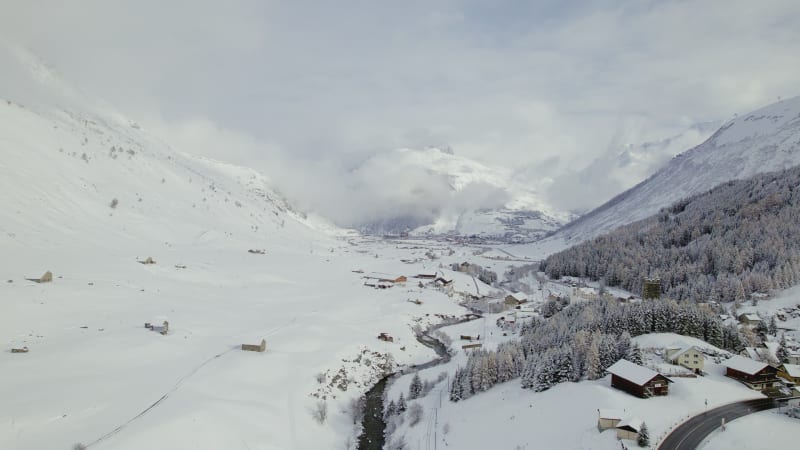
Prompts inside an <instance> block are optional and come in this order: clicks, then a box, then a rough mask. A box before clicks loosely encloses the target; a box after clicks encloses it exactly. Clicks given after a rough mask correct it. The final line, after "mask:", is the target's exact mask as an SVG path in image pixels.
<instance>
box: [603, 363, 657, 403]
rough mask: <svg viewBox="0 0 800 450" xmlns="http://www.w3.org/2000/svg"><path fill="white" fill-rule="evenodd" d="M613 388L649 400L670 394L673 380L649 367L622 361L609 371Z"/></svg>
mask: <svg viewBox="0 0 800 450" xmlns="http://www.w3.org/2000/svg"><path fill="white" fill-rule="evenodd" d="M607 371H608V373H610V374H611V386H612V387H615V388H617V389H620V390H623V391H625V392H627V393H629V394H632V395H635V396H637V397H642V398H648V397H653V396H659V395H667V394H669V383H672V380H670V379H669V378H667V377H665V376H664V375H661V374H660V373H658V372H656V371H654V370H650V369H648V368H647V367H642V366H640V365H637V364H634V363H632V362H630V361H628V360H625V359H620V360H619V361H617V362H615V363H614V364H613V365H612V366H611V367H609V368H608V369H607Z"/></svg>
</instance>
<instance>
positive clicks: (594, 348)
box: [450, 300, 746, 401]
mask: <svg viewBox="0 0 800 450" xmlns="http://www.w3.org/2000/svg"><path fill="white" fill-rule="evenodd" d="M667 332H671V333H678V334H682V335H685V336H692V337H696V338H699V339H703V340H704V341H706V342H708V343H709V344H711V345H714V346H717V347H720V348H724V349H729V350H732V351H736V352H738V351H740V350H741V349H742V348H744V346H745V345H746V340H745V337H743V336H742V335H741V334H740V332H739V329H738V327H737V326H736V325H728V326H724V325H723V324H722V321H721V320H720V318H719V316H718V315H716V314H714V313H712V312H710V311H708V310H706V309H702V308H699V307H697V306H696V305H694V304H691V303H677V302H674V301H671V300H651V301H646V302H644V303H635V304H619V303H617V302H616V301H613V300H598V301H594V302H585V303H578V304H574V305H572V306H570V307H569V308H565V309H563V310H561V311H559V312H557V313H556V314H555V315H553V316H552V317H551V318H549V319H539V318H535V319H533V320H532V321H531V322H528V323H526V324H525V325H524V326H523V328H522V329H521V331H520V338H519V339H518V340H512V341H509V342H506V343H503V344H501V345H499V346H498V348H497V350H496V351H486V350H479V351H473V352H471V353H470V356H469V359H468V360H467V363H466V365H465V366H464V367H461V368H459V369H458V370H457V371H456V373H455V376H454V379H453V382H452V383H451V385H450V400H452V401H459V400H463V399H467V398H469V397H471V396H472V395H474V394H476V393H479V392H483V391H486V390H488V389H489V388H491V387H492V386H494V385H495V384H497V383H502V382H504V381H509V380H512V379H516V378H521V383H522V387H524V388H530V389H533V390H535V391H543V390H546V389H549V388H550V387H552V386H554V385H556V384H558V383H562V382H566V381H579V380H581V379H590V380H594V379H598V378H602V377H604V376H605V375H606V369H607V368H608V367H610V366H611V365H612V364H614V363H615V362H617V361H618V360H619V359H621V358H625V359H628V360H629V361H631V362H634V363H639V364H641V362H642V355H641V352H640V350H639V349H638V347H636V345H635V344H633V343H632V342H631V337H635V336H639V335H642V334H646V333H667Z"/></svg>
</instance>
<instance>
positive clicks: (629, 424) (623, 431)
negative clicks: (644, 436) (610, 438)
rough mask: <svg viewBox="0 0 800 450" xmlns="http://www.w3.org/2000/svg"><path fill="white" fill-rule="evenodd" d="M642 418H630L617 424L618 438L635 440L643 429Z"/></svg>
mask: <svg viewBox="0 0 800 450" xmlns="http://www.w3.org/2000/svg"><path fill="white" fill-rule="evenodd" d="M643 423H644V422H643V421H642V419H637V418H635V417H634V418H630V419H625V420H623V421H621V422H620V423H619V424H618V425H617V439H629V440H631V441H635V440H636V439H637V438H638V437H639V431H640V430H641V429H642V424H643Z"/></svg>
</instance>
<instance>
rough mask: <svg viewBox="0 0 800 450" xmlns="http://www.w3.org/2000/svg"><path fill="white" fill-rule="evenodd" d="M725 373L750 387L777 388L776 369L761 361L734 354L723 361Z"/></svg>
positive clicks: (760, 389) (755, 388) (778, 381)
mask: <svg viewBox="0 0 800 450" xmlns="http://www.w3.org/2000/svg"><path fill="white" fill-rule="evenodd" d="M723 365H724V366H725V368H726V370H725V375H726V376H728V377H730V378H733V379H734V380H738V381H740V382H742V383H744V384H745V385H746V386H747V387H749V388H750V389H753V390H756V391H763V390H766V389H771V388H778V387H780V385H781V382H780V380H778V369H777V368H775V367H773V366H771V365H769V364H767V363H763V362H759V361H754V360H752V359H749V358H745V357H742V356H738V355H735V356H733V357H732V358H730V359H728V360H727V361H725V362H724V363H723Z"/></svg>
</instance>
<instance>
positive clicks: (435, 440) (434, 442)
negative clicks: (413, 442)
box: [433, 408, 439, 450]
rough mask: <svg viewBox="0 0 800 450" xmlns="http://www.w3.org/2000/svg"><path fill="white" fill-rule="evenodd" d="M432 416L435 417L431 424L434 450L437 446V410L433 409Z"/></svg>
mask: <svg viewBox="0 0 800 450" xmlns="http://www.w3.org/2000/svg"><path fill="white" fill-rule="evenodd" d="M433 414H434V416H435V417H436V418H435V419H434V424H433V450H436V448H437V447H438V445H439V409H438V408H434V409H433Z"/></svg>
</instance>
